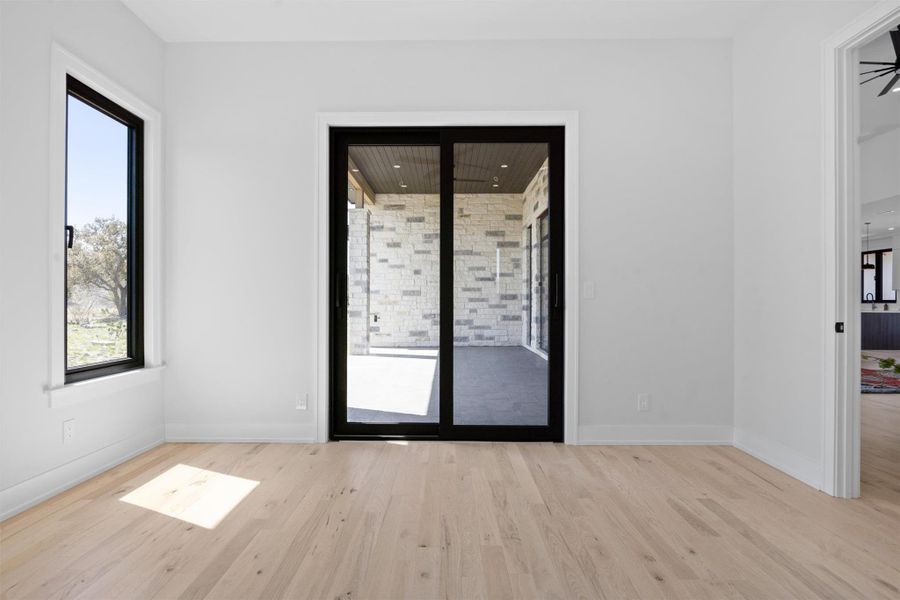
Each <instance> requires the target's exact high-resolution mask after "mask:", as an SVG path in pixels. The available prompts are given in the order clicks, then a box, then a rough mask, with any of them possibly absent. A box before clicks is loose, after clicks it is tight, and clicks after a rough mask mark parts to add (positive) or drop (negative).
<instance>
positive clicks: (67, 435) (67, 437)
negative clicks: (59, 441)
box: [63, 419, 75, 444]
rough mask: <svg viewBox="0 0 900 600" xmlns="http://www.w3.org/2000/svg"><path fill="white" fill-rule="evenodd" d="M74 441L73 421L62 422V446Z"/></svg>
mask: <svg viewBox="0 0 900 600" xmlns="http://www.w3.org/2000/svg"><path fill="white" fill-rule="evenodd" d="M73 439H75V419H69V420H68V421H63V444H68V443H69V442H71V441H72V440H73Z"/></svg>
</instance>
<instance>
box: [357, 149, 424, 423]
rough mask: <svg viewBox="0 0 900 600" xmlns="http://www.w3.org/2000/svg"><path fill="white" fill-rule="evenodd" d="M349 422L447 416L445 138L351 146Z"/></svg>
mask: <svg viewBox="0 0 900 600" xmlns="http://www.w3.org/2000/svg"><path fill="white" fill-rule="evenodd" d="M347 158H348V160H347V173H346V178H347V179H346V190H347V198H346V207H347V211H346V219H347V242H346V272H347V292H346V301H347V305H346V306H347V311H346V361H347V363H346V365H347V371H346V372H347V380H346V386H347V387H346V407H347V415H346V421H347V423H351V424H352V423H363V424H400V423H433V424H437V423H438V422H439V420H440V413H439V407H440V402H439V396H440V394H439V389H440V386H439V366H438V365H439V363H438V359H439V357H438V354H439V347H440V296H441V288H440V227H441V223H440V146H437V145H386V144H349V145H348V146H347Z"/></svg>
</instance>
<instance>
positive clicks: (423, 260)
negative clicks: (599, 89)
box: [347, 163, 547, 354]
mask: <svg viewBox="0 0 900 600" xmlns="http://www.w3.org/2000/svg"><path fill="white" fill-rule="evenodd" d="M545 167H546V163H545ZM439 205H440V200H439V196H438V195H437V194H378V195H376V197H375V202H374V204H366V206H365V208H356V209H350V210H349V217H348V218H349V227H350V239H349V241H348V275H349V277H348V278H349V286H348V325H347V335H348V349H349V351H350V352H351V353H353V354H366V353H367V352H368V348H369V347H370V346H373V347H437V345H438V342H439V339H440V319H439V316H440V307H439V302H440V272H439V269H440V239H439V238H440V214H439V208H440V206H439ZM546 207H547V170H546V168H542V170H540V171H538V173H537V174H536V175H535V178H534V180H532V182H531V183H530V184H529V186H528V188H527V189H526V191H525V193H524V194H457V195H456V196H455V198H454V206H453V211H454V227H453V231H454V257H453V277H454V309H455V310H454V312H455V314H454V315H453V316H452V318H453V319H454V325H453V335H454V343H455V344H456V345H459V346H519V345H524V344H525V340H526V328H527V327H528V326H530V327H531V329H532V332H533V333H532V341H533V344H532V346H533V347H536V346H537V332H538V330H539V327H540V322H539V311H538V310H537V307H534V309H533V310H532V311H531V313H532V319H531V323H526V322H525V321H526V316H525V315H527V309H528V303H529V302H530V298H529V293H528V288H529V282H527V281H526V276H525V271H524V264H523V263H524V262H525V261H526V260H527V252H529V251H530V252H531V254H532V265H533V268H532V273H533V277H532V281H531V282H530V283H531V285H532V287H533V288H534V290H535V292H536V291H537V284H538V277H539V269H538V257H539V254H538V248H537V246H538V243H539V240H538V239H537V238H538V235H537V232H538V229H537V223H536V218H537V216H538V215H539V214H540V213H541V212H543V211H544V210H545V209H546ZM527 225H532V226H533V231H534V238H533V242H534V243H533V245H532V248H531V249H526V248H525V243H524V240H525V227H526V226H527ZM498 261H499V270H498ZM535 298H537V296H535ZM447 318H451V317H449V316H448V317H447ZM366 324H367V326H366Z"/></svg>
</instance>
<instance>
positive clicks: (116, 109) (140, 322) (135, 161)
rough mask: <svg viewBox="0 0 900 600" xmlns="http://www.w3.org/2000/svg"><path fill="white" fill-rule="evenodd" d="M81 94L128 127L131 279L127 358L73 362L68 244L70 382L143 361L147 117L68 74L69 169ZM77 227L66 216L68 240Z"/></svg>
mask: <svg viewBox="0 0 900 600" xmlns="http://www.w3.org/2000/svg"><path fill="white" fill-rule="evenodd" d="M70 96H71V97H73V98H76V99H78V100H80V101H81V102H84V103H85V104H87V105H89V106H91V107H92V108H94V109H96V110H98V111H100V112H101V113H103V114H105V115H107V116H108V117H110V118H112V119H115V120H116V121H118V122H120V123H122V124H123V125H125V126H126V127H127V128H128V199H127V202H128V209H127V213H128V214H127V219H128V221H127V227H128V232H127V258H126V261H127V275H126V277H127V280H128V319H127V324H128V331H127V336H128V339H127V346H128V351H127V355H128V357H127V358H123V359H118V360H111V361H104V362H100V363H94V364H90V365H82V366H78V367H72V368H69V340H68V335H69V324H68V314H67V313H68V311H67V310H66V307H67V306H68V300H69V265H68V258H69V252H68V251H69V248H68V246H69V244H68V243H67V244H66V252H65V260H66V264H65V268H64V271H63V272H64V277H65V282H64V285H65V303H66V304H65V306H64V311H63V319H64V338H65V342H64V355H65V382H66V383H75V382H78V381H85V380H88V379H94V378H97V377H104V376H107V375H114V374H116V373H122V372H124V371H130V370H132V369H140V368H142V367H144V120H143V119H141V118H140V117H138V116H137V115H135V114H134V113H132V112H131V111H129V110H127V109H125V108H123V107H122V106H119V105H118V104H116V103H115V102H113V101H112V100H110V99H109V98H107V97H106V96H104V95H103V94H101V93H100V92H98V91H96V90H94V89H92V88H91V87H89V86H87V85H86V84H84V83H82V82H81V81H79V80H78V79H76V78H74V77H72V76H71V75H67V76H66V106H67V109H66V145H65V154H66V170H67V172H68V162H69V157H68V151H69V143H68V134H69V126H68V98H69V97H70ZM65 193H66V198H65V208H66V215H67V217H66V219H67V220H68V177H67V178H66V189H65ZM77 235H78V232H77V231H75V230H74V229H73V228H70V226H69V224H68V222H66V236H67V237H66V238H65V239H66V240H67V242H69V241H71V239H72V238H71V237H69V236H77Z"/></svg>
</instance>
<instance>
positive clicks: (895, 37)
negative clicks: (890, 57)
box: [891, 27, 900, 62]
mask: <svg viewBox="0 0 900 600" xmlns="http://www.w3.org/2000/svg"><path fill="white" fill-rule="evenodd" d="M891 43H892V44H893V45H894V56H896V57H897V62H900V27H898V28H897V29H894V30H893V31H891Z"/></svg>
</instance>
